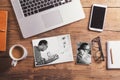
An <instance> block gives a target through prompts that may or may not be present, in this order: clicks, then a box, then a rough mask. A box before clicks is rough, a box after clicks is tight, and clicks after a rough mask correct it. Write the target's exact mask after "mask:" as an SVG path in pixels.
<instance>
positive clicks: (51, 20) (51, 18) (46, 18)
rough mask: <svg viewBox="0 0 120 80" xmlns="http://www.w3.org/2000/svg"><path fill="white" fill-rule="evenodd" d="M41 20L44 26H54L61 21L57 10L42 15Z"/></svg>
mask: <svg viewBox="0 0 120 80" xmlns="http://www.w3.org/2000/svg"><path fill="white" fill-rule="evenodd" d="M42 20H43V22H44V24H45V27H51V26H55V25H58V24H60V23H62V22H63V20H62V17H61V14H60V11H59V10H55V11H52V12H50V13H47V14H44V15H42Z"/></svg>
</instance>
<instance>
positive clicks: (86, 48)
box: [76, 42, 91, 64]
mask: <svg viewBox="0 0 120 80" xmlns="http://www.w3.org/2000/svg"><path fill="white" fill-rule="evenodd" d="M77 46H78V48H77V57H76V63H77V64H90V63H91V45H90V43H87V42H79V43H78V44H77Z"/></svg>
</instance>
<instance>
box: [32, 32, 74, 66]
mask: <svg viewBox="0 0 120 80" xmlns="http://www.w3.org/2000/svg"><path fill="white" fill-rule="evenodd" d="M32 43H33V49H34V58H35V66H36V67H37V66H44V65H50V64H56V63H63V62H69V61H73V51H72V46H71V39H70V35H69V34H67V35H61V36H55V37H49V38H42V39H35V40H32Z"/></svg>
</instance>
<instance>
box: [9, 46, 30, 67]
mask: <svg viewBox="0 0 120 80" xmlns="http://www.w3.org/2000/svg"><path fill="white" fill-rule="evenodd" d="M27 54H28V53H27V50H26V48H25V47H24V46H22V45H20V44H16V45H13V46H12V47H11V48H10V50H9V56H10V58H11V59H12V63H11V65H12V66H14V67H15V66H16V65H17V62H18V61H20V60H23V59H25V58H26V57H27Z"/></svg>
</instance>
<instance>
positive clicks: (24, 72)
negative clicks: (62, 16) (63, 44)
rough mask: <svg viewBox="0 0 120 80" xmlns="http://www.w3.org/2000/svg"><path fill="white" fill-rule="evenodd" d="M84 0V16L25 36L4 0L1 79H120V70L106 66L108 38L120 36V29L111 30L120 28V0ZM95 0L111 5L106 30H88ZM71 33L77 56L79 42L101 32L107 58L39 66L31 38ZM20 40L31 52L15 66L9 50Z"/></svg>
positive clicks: (0, 6)
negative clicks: (5, 19)
mask: <svg viewBox="0 0 120 80" xmlns="http://www.w3.org/2000/svg"><path fill="white" fill-rule="evenodd" d="M81 2H82V5H83V7H84V11H85V14H86V18H85V19H84V20H81V21H78V22H74V23H72V24H69V25H66V26H64V27H61V28H58V29H55V30H51V31H49V32H46V33H43V34H39V35H37V36H35V37H32V38H28V39H23V38H22V37H21V32H20V30H19V26H18V24H17V20H16V17H15V14H14V11H13V9H12V6H11V4H10V0H0V10H8V11H9V20H8V37H7V39H8V40H7V52H6V53H0V80H119V79H120V70H107V69H106V41H108V40H120V34H119V33H120V32H115V31H111V30H120V0H81ZM93 3H101V4H107V5H108V11H107V16H106V22H105V30H104V31H103V32H102V33H98V32H92V31H89V30H88V22H89V16H90V9H91V5H92V4H93ZM68 33H69V34H71V38H72V47H73V53H74V56H75V55H76V47H77V46H76V43H77V42H80V41H89V42H90V41H91V40H92V39H93V38H95V37H97V36H100V37H101V40H102V41H101V43H102V48H103V52H104V55H105V61H104V62H102V63H100V64H97V63H95V62H94V60H93V57H92V64H90V65H89V66H86V65H76V64H75V62H71V63H64V64H56V65H50V66H44V67H37V68H35V67H34V57H33V50H32V44H31V40H32V39H37V38H43V37H50V36H56V35H62V34H68ZM17 43H19V44H22V45H24V46H25V47H26V48H27V50H28V53H29V55H28V57H27V59H26V60H24V61H21V62H19V63H18V65H17V66H16V67H11V65H10V64H11V59H10V58H9V54H8V51H9V48H10V47H11V46H12V45H14V44H17Z"/></svg>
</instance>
